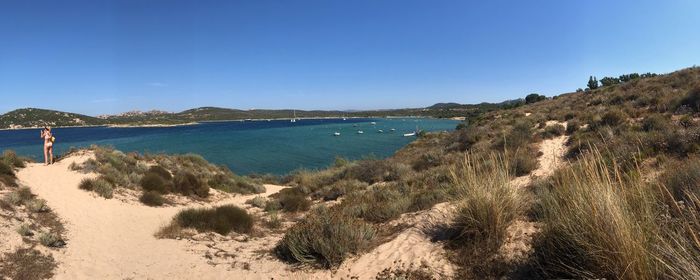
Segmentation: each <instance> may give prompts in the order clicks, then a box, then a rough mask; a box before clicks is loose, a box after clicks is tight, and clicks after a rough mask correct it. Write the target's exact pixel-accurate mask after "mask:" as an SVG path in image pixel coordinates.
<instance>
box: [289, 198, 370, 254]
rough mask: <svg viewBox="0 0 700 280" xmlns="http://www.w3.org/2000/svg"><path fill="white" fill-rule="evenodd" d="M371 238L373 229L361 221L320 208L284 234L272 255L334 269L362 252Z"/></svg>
mask: <svg viewBox="0 0 700 280" xmlns="http://www.w3.org/2000/svg"><path fill="white" fill-rule="evenodd" d="M374 235H375V229H374V228H373V227H372V226H371V225H369V224H367V223H365V222H363V221H362V220H359V219H356V218H352V217H349V216H346V215H343V214H342V213H340V212H339V211H334V210H333V209H328V208H326V207H323V206H321V207H318V208H317V209H316V210H314V211H313V212H312V213H310V214H309V215H307V216H306V217H305V218H304V220H302V221H300V222H299V223H297V224H295V225H294V226H292V227H291V228H290V229H289V230H288V231H287V233H286V234H285V235H284V238H282V240H280V242H279V243H278V244H277V247H275V253H276V254H277V256H278V257H280V258H281V259H283V260H286V261H290V262H296V263H308V264H316V265H319V266H322V267H326V268H331V267H337V266H339V265H340V264H341V263H342V262H343V260H345V259H346V258H347V257H348V256H349V255H350V254H358V253H360V252H362V251H363V250H365V249H366V248H367V247H368V246H369V242H370V240H372V238H373V237H374Z"/></svg>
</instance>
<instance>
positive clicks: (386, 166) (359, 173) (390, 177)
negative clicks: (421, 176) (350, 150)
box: [344, 159, 411, 184]
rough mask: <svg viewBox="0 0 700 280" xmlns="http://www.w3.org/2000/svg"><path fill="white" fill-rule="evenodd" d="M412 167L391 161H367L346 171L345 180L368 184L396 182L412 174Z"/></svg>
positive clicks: (358, 163)
mask: <svg viewBox="0 0 700 280" xmlns="http://www.w3.org/2000/svg"><path fill="white" fill-rule="evenodd" d="M410 172H411V170H410V167H408V166H406V165H405V164H402V163H396V162H393V161H389V160H378V159H366V160H361V161H358V162H357V163H356V164H354V165H353V166H351V167H349V168H347V169H346V171H345V174H344V178H346V179H357V180H360V181H362V182H366V183H368V184H374V183H377V182H388V181H396V180H399V179H401V178H402V177H404V176H405V175H406V174H408V173H410Z"/></svg>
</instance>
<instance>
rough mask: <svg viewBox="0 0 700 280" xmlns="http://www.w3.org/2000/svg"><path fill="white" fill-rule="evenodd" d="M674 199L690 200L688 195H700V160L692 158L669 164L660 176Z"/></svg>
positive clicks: (661, 181) (660, 180) (660, 179)
mask: <svg viewBox="0 0 700 280" xmlns="http://www.w3.org/2000/svg"><path fill="white" fill-rule="evenodd" d="M659 182H660V183H661V184H663V185H664V186H665V187H667V188H668V189H669V190H670V191H671V193H672V194H673V197H674V199H676V200H684V201H686V202H689V201H688V195H689V194H690V195H700V160H698V159H697V158H692V159H688V160H685V161H683V162H673V163H671V164H669V165H668V166H667V167H666V168H665V171H664V172H663V173H662V174H661V175H660V176H659Z"/></svg>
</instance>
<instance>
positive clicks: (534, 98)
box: [525, 93, 547, 104]
mask: <svg viewBox="0 0 700 280" xmlns="http://www.w3.org/2000/svg"><path fill="white" fill-rule="evenodd" d="M545 99H547V97H546V96H544V95H539V94H537V93H531V94H528V95H527V96H525V104H530V103H535V102H538V101H542V100H545Z"/></svg>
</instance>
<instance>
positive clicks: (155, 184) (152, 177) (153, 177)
mask: <svg viewBox="0 0 700 280" xmlns="http://www.w3.org/2000/svg"><path fill="white" fill-rule="evenodd" d="M140 185H141V187H142V188H143V190H144V191H147V192H148V191H154V192H159V193H162V194H164V193H168V191H169V189H170V188H171V187H170V183H169V182H168V181H166V180H165V179H163V177H161V176H160V175H158V174H157V173H151V172H149V173H146V174H145V175H143V177H142V178H141V183H140Z"/></svg>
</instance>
